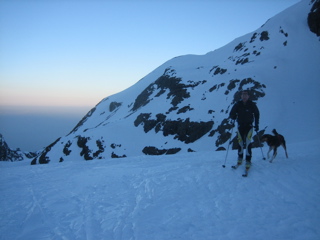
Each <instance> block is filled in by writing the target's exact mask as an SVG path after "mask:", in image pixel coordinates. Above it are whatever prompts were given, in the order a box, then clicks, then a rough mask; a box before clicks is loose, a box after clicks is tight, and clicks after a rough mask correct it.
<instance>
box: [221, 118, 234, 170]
mask: <svg viewBox="0 0 320 240" xmlns="http://www.w3.org/2000/svg"><path fill="white" fill-rule="evenodd" d="M232 126H233V127H232V129H231V137H230V138H231V140H230V141H229V144H228V148H227V154H226V158H225V159H224V164H223V165H222V167H223V168H225V167H226V162H227V158H228V152H229V147H230V144H231V141H232V134H233V129H234V120H233V123H232Z"/></svg>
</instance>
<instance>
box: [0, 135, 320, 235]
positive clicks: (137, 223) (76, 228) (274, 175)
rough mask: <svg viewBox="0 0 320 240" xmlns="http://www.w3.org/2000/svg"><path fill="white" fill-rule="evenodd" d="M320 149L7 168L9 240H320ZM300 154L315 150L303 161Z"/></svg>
mask: <svg viewBox="0 0 320 240" xmlns="http://www.w3.org/2000/svg"><path fill="white" fill-rule="evenodd" d="M319 143H320V142H319V141H315V142H309V143H300V144H292V145H289V146H288V149H289V154H290V158H289V159H286V158H285V156H284V154H283V152H282V151H281V149H280V150H279V154H278V156H277V158H276V159H275V161H274V163H272V164H271V163H269V162H268V161H263V160H261V152H260V149H254V151H253V156H254V157H253V165H252V169H251V170H250V171H251V172H250V175H249V177H248V178H243V177H242V176H241V175H242V173H243V168H244V166H241V167H240V168H239V169H237V170H232V169H231V165H232V164H234V161H232V160H231V159H233V158H235V155H236V152H235V151H231V153H230V154H229V156H230V157H229V159H228V161H227V166H226V168H222V167H221V165H222V163H223V160H224V157H225V152H200V153H190V154H185V155H174V156H159V157H146V156H141V157H134V158H125V159H111V160H100V161H99V160H95V161H87V162H86V161H83V162H80V163H79V161H77V162H75V161H74V162H72V161H70V162H63V163H54V164H48V165H36V166H29V165H27V164H28V163H27V162H16V163H8V162H2V163H0V171H1V177H0V180H1V183H2V184H1V196H0V204H1V212H0V217H1V218H0V219H1V220H0V239H1V240H2V239H3V240H5V239H6V240H7V239H34V240H37V239H54V240H60V239H61V240H66V239H72V240H73V239H106V240H110V239H115V240H120V239H126V240H127V239H128V240H129V239H130V240H141V239H146V240H147V239H148V240H150V239H153V240H157V239H161V240H163V239H173V240H174V239H197V240H198V239H201V240H202V239H222V240H225V239H239V236H241V237H243V238H245V239H268V240H269V239H279V240H280V239H281V240H285V239H290V240H294V239H297V240H298V239H309V240H313V239H314V240H316V239H319V236H320V231H319V228H318V223H319V219H320V207H319V201H320V193H319V191H318V190H319V186H320V178H319V171H320V163H319V161H318V156H319V151H318V150H317V146H318V145H319ZM300 149H314V150H313V151H312V152H310V151H309V153H302V151H300Z"/></svg>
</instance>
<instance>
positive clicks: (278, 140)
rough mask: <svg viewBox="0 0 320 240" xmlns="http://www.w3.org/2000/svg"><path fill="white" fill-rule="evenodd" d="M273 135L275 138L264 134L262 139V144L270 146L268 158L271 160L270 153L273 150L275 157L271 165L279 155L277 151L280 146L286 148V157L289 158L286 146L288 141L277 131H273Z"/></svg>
mask: <svg viewBox="0 0 320 240" xmlns="http://www.w3.org/2000/svg"><path fill="white" fill-rule="evenodd" d="M272 133H273V134H274V136H272V135H270V134H264V135H262V137H261V142H266V143H267V144H268V146H269V151H268V158H269V153H270V152H271V150H273V155H272V158H271V160H270V163H272V162H273V160H274V159H275V157H276V156H277V153H278V152H277V149H278V147H279V146H282V147H283V148H284V151H285V153H286V157H287V158H288V153H287V146H286V141H285V139H284V137H283V136H282V135H281V134H279V133H277V131H276V130H275V129H273V130H272Z"/></svg>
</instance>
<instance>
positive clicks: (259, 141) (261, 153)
mask: <svg viewBox="0 0 320 240" xmlns="http://www.w3.org/2000/svg"><path fill="white" fill-rule="evenodd" d="M256 134H257V137H258V143H259V147H260V150H261V154H262V159H263V160H266V158H265V157H264V154H263V151H262V147H261V142H260V137H259V134H258V131H256Z"/></svg>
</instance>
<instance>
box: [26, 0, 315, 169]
mask: <svg viewBox="0 0 320 240" xmlns="http://www.w3.org/2000/svg"><path fill="white" fill-rule="evenodd" d="M319 11H320V10H319V0H317V1H314V0H313V1H310V0H303V1H301V2H299V3H298V4H296V5H294V6H292V7H290V8H288V9H286V10H285V11H283V12H281V13H280V14H278V15H276V16H274V17H273V18H271V19H269V20H268V21H267V22H266V23H265V24H264V25H262V26H261V27H260V28H259V29H257V30H256V31H254V32H251V33H248V34H246V35H244V36H242V37H239V38H237V39H235V40H234V41H232V42H230V43H229V44H227V45H226V46H224V47H222V48H220V49H217V50H215V51H212V52H209V53H207V54H205V55H201V56H199V55H186V56H180V57H176V58H173V59H171V60H169V61H167V62H166V63H164V64H162V65H161V66H159V67H158V68H157V69H155V70H154V71H152V72H151V73H150V74H148V75H147V76H145V77H144V78H143V79H141V80H140V81H139V82H137V83H136V84H135V85H133V86H132V87H130V88H128V89H126V90H124V91H122V92H120V93H118V94H115V95H112V96H110V97H107V98H105V99H103V100H102V101H101V102H100V103H99V104H97V105H96V107H94V108H93V109H92V110H91V111H90V112H89V113H88V114H87V115H86V116H85V117H84V118H83V119H82V120H81V121H80V122H79V123H78V124H77V125H76V126H75V128H74V129H73V130H72V131H71V132H70V133H69V134H68V135H66V136H64V137H61V138H59V139H57V140H56V141H55V142H54V143H52V144H51V145H49V146H48V147H46V148H45V149H44V151H43V152H42V153H41V154H40V155H39V156H38V157H37V158H35V159H34V160H33V161H32V164H37V163H48V162H49V161H69V160H75V159H85V160H92V159H108V158H118V157H127V156H137V155H143V154H146V155H161V154H175V153H185V152H193V151H208V150H224V149H226V148H227V145H228V142H229V139H230V137H231V138H233V135H232V123H231V122H230V120H228V116H229V111H230V109H231V107H232V105H233V104H234V103H235V102H236V101H238V100H239V91H240V90H242V89H250V91H251V99H252V100H254V101H256V102H257V104H258V106H259V109H260V113H261V119H260V129H261V130H260V132H259V133H258V134H259V135H261V134H263V133H264V132H267V131H269V132H271V129H272V128H277V129H279V132H281V133H283V134H284V135H286V133H288V132H291V131H294V132H295V135H296V137H297V139H299V141H301V140H304V139H305V138H306V136H308V138H310V137H311V138H313V137H314V138H316V137H317V136H318V134H319V133H320V131H319V130H320V128H319V124H310V122H309V121H308V119H319V120H320V111H319V108H313V109H312V108H310V107H308V108H306V107H305V106H307V105H309V104H311V105H314V104H318V103H319V100H320V98H319V90H320V89H319V76H320V68H319V63H320V54H319V53H320V41H319V37H318V36H319V22H320V20H319V15H320V14H319ZM317 34H318V36H317ZM288 121H290V125H288ZM312 122H317V121H312ZM290 126H297V128H295V129H292V128H290ZM234 132H235V131H233V133H234ZM256 139H257V136H255V137H254V141H255V140H256ZM289 141H291V142H293V141H295V139H289ZM233 142H235V139H234V138H233ZM254 145H255V146H257V143H256V141H255V142H254Z"/></svg>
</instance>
